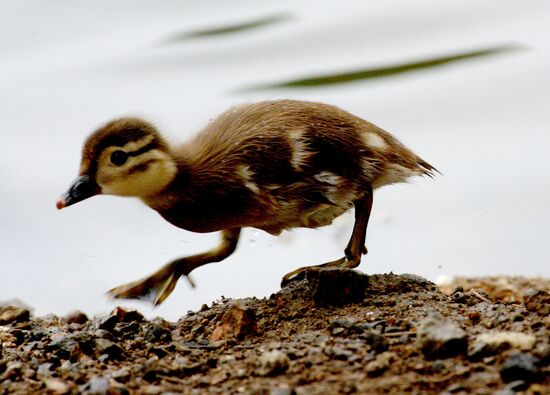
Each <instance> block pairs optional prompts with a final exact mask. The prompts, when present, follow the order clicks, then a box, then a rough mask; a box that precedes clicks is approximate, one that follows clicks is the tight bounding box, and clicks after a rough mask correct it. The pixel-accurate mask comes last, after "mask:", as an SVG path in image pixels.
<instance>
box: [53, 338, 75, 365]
mask: <svg viewBox="0 0 550 395" xmlns="http://www.w3.org/2000/svg"><path fill="white" fill-rule="evenodd" d="M46 349H47V350H48V351H50V352H52V353H53V354H55V355H56V356H57V357H58V358H60V359H70V360H73V361H74V360H77V359H78V357H79V356H80V354H81V350H80V346H79V344H78V342H77V341H76V340H74V339H73V337H72V335H63V336H61V337H58V338H56V339H55V340H52V341H51V342H50V343H49V344H48V346H47V347H46Z"/></svg>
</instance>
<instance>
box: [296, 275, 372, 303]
mask: <svg viewBox="0 0 550 395" xmlns="http://www.w3.org/2000/svg"><path fill="white" fill-rule="evenodd" d="M305 275H306V280H307V281H308V282H310V283H311V287H312V288H313V302H314V303H315V305H316V306H344V305H347V304H353V303H361V302H362V301H363V299H365V292H366V290H367V287H368V284H369V281H368V280H369V277H368V276H367V275H366V274H363V273H361V272H359V271H357V270H349V269H339V268H336V269H329V270H311V271H307V272H306V273H305Z"/></svg>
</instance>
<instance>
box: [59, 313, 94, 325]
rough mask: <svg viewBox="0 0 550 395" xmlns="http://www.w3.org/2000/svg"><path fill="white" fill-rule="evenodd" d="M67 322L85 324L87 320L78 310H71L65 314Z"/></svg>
mask: <svg viewBox="0 0 550 395" xmlns="http://www.w3.org/2000/svg"><path fill="white" fill-rule="evenodd" d="M64 319H65V322H66V323H67V324H80V325H82V324H85V323H86V322H87V321H88V316H87V315H86V314H84V313H83V312H82V311H80V310H75V311H71V312H70V313H69V314H67V315H66V316H65V318H64Z"/></svg>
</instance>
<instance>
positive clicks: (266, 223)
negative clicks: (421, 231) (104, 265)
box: [57, 100, 437, 305]
mask: <svg viewBox="0 0 550 395" xmlns="http://www.w3.org/2000/svg"><path fill="white" fill-rule="evenodd" d="M435 172H437V170H436V169H435V168H434V167H432V166H431V165H430V164H428V163H427V162H426V161H424V160H422V159H421V158H420V157H418V156H417V155H416V154H414V153H413V152H412V151H411V150H409V149H408V148H407V147H405V146H404V145H403V144H401V143H400V142H399V141H398V140H397V139H396V138H395V137H393V136H392V135H391V134H389V133H388V132H386V131H384V130H382V129H381V128H379V127H377V126H375V125H373V124H372V123H369V122H367V121H365V120H363V119H361V118H359V117H357V116H354V115H352V114H350V113H348V112H346V111H344V110H342V109H340V108H337V107H335V106H331V105H327V104H322V103H315V102H306V101H295V100H278V101H265V102H259V103H255V104H245V105H241V106H237V107H234V108H232V109H230V110H229V111H227V112H225V113H223V114H222V115H220V116H219V117H218V118H217V119H215V120H213V121H211V122H210V124H209V125H207V126H206V127H205V128H204V129H203V130H202V131H201V132H200V133H199V134H197V135H196V136H195V137H194V138H191V139H190V140H189V141H187V142H186V143H184V144H181V145H177V146H172V145H169V144H168V143H167V141H166V140H165V139H164V138H163V137H162V135H161V134H160V133H159V132H158V131H157V129H156V128H155V127H154V126H153V125H152V124H151V123H149V122H147V121H144V120H142V119H138V118H120V119H115V120H113V121H110V122H108V123H107V124H105V125H104V126H102V127H100V128H99V129H97V130H96V131H95V132H93V133H92V134H91V135H90V137H88V139H87V140H86V142H85V143H84V147H83V150H82V160H81V164H80V173H79V174H80V175H79V176H78V177H77V178H76V180H74V182H73V183H72V184H71V186H70V187H69V189H68V191H67V192H65V193H64V194H63V195H61V196H60V197H59V199H58V201H57V208H58V209H62V208H64V207H68V206H70V205H73V204H75V203H77V202H80V201H82V200H84V199H87V198H89V197H92V196H95V195H100V194H106V195H109V194H111V195H119V196H132V197H137V198H139V199H141V200H142V201H143V202H144V203H145V204H146V205H148V206H149V207H151V208H152V209H153V210H155V211H157V212H158V213H159V214H160V215H161V216H162V217H163V218H164V219H165V220H167V221H168V222H170V223H172V224H173V225H175V226H177V227H180V228H182V229H185V230H189V231H192V232H199V233H203V232H214V231H221V243H220V245H219V246H218V247H217V248H215V249H213V250H211V251H207V252H204V253H202V254H197V255H193V256H188V257H184V258H180V259H176V260H174V261H172V262H170V263H168V264H166V265H165V266H163V267H162V268H161V269H160V270H159V271H157V272H155V273H154V274H152V275H151V276H149V277H147V278H144V279H141V280H138V281H135V282H131V283H128V284H125V285H121V286H119V287H116V288H113V289H112V290H110V291H109V293H110V295H111V296H112V297H115V298H129V299H143V300H147V301H150V302H152V303H153V304H154V305H158V304H160V303H162V302H163V301H164V300H165V299H166V298H167V297H168V295H170V293H171V292H172V291H173V290H174V287H175V286H176V283H177V281H178V279H179V278H180V277H182V276H185V277H188V275H189V273H191V272H192V271H193V270H194V269H196V268H198V267H200V266H202V265H205V264H208V263H212V262H219V261H222V260H224V259H225V258H227V257H228V256H230V255H231V254H232V253H233V252H234V251H235V249H236V247H237V243H238V241H239V235H240V234H241V229H242V228H244V227H253V228H257V229H260V230H264V231H266V232H268V233H270V234H272V235H279V234H280V233H281V232H282V231H283V230H287V229H292V228H296V227H304V228H318V227H321V226H326V225H329V224H331V223H332V221H333V220H334V219H335V218H336V217H338V216H340V215H341V214H343V213H344V212H346V211H348V210H349V209H351V208H352V207H353V208H354V209H355V223H354V226H353V231H352V234H351V238H350V240H349V243H348V244H347V247H346V248H345V250H344V256H343V257H342V258H340V259H337V260H334V261H330V262H327V263H323V264H321V265H317V266H305V267H301V268H299V269H296V270H294V271H292V272H290V273H288V274H286V275H285V276H284V277H283V280H282V285H285V284H286V283H288V282H289V281H291V280H292V279H293V278H295V276H297V275H298V274H299V273H301V272H303V271H306V270H309V269H312V268H321V269H322V268H328V267H344V268H355V267H357V266H358V265H359V264H360V262H361V256H362V255H364V254H366V253H367V248H366V246H365V237H366V231H367V224H368V221H369V216H370V213H371V207H372V202H373V189H376V188H379V187H382V186H384V185H389V184H393V183H398V182H404V181H406V180H407V179H408V178H409V177H411V176H417V175H419V176H429V177H433V176H434V174H435ZM191 284H192V283H191Z"/></svg>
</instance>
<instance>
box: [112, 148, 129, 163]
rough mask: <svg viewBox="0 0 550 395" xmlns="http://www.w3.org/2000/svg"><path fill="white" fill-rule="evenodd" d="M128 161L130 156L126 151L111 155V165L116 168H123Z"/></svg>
mask: <svg viewBox="0 0 550 395" xmlns="http://www.w3.org/2000/svg"><path fill="white" fill-rule="evenodd" d="M127 160H128V154H127V153H126V152H124V151H120V150H118V151H115V152H113V153H112V154H111V163H112V164H113V165H115V166H122V165H123V164H125V163H126V161H127Z"/></svg>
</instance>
